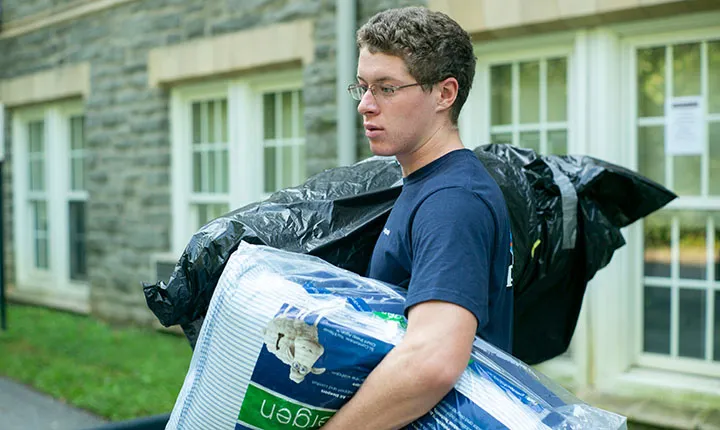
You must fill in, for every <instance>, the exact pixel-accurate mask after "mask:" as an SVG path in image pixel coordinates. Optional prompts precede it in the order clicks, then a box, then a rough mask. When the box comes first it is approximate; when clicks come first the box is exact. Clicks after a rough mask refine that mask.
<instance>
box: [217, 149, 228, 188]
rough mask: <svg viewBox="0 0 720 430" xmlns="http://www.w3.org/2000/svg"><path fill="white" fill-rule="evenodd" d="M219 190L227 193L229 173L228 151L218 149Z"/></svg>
mask: <svg viewBox="0 0 720 430" xmlns="http://www.w3.org/2000/svg"><path fill="white" fill-rule="evenodd" d="M219 169H220V190H219V191H220V192H221V193H227V192H228V190H229V188H230V173H229V168H228V151H227V149H223V150H220V166H219Z"/></svg>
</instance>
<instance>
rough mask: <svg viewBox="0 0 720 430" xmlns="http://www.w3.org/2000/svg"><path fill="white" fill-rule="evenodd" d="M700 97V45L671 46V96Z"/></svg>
mask: <svg viewBox="0 0 720 430" xmlns="http://www.w3.org/2000/svg"><path fill="white" fill-rule="evenodd" d="M697 95H700V44H699V43H688V44H684V45H675V46H673V96H675V97H680V96H697Z"/></svg>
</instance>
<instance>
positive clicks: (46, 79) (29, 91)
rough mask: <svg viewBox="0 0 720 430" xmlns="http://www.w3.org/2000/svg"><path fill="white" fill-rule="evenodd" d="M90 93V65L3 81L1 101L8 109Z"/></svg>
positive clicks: (82, 64) (0, 93)
mask: <svg viewBox="0 0 720 430" xmlns="http://www.w3.org/2000/svg"><path fill="white" fill-rule="evenodd" d="M88 94H90V64H89V63H80V64H76V65H72V66H66V67H62V68H57V69H52V70H48V71H44V72H38V73H33V74H30V75H25V76H20V77H17V78H13V79H6V80H3V81H0V101H2V102H3V103H5V105H6V106H8V107H15V106H21V105H28V104H33V103H40V102H48V101H53V100H61V99H66V98H70V97H86V96H87V95H88Z"/></svg>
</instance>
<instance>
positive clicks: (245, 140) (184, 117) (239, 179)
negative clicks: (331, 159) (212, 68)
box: [163, 70, 303, 258]
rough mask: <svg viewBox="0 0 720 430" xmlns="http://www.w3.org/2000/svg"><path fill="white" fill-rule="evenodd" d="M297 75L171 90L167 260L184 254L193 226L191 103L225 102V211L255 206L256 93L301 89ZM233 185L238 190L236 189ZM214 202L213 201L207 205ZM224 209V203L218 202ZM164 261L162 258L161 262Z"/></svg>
mask: <svg viewBox="0 0 720 430" xmlns="http://www.w3.org/2000/svg"><path fill="white" fill-rule="evenodd" d="M302 86H303V80H302V73H301V72H300V71H296V70H293V71H282V72H274V73H266V74H263V75H253V76H247V77H243V78H238V79H228V80H218V81H215V82H211V83H201V84H196V85H187V86H183V87H178V88H174V89H173V90H172V94H171V101H170V103H171V127H170V128H171V139H172V175H171V181H172V209H173V213H172V215H173V236H172V254H173V255H174V256H179V255H181V254H182V251H183V250H184V249H185V246H186V245H187V243H188V241H189V239H190V237H191V235H192V234H193V233H195V230H196V229H195V226H194V224H193V220H192V219H191V216H190V213H189V212H190V211H189V207H190V205H191V204H192V203H199V201H191V199H190V196H189V193H190V190H191V189H192V177H191V176H190V175H189V174H188V172H192V165H191V163H192V158H191V157H190V154H191V144H190V139H191V137H190V127H191V124H190V123H189V120H188V119H189V118H190V109H191V106H192V102H194V101H199V100H207V99H217V98H226V99H227V102H228V143H229V147H228V162H229V172H228V173H229V182H230V187H229V189H228V194H227V196H226V199H227V204H228V207H229V209H230V210H234V209H237V208H240V207H242V206H244V205H247V204H250V203H253V202H256V201H259V200H261V199H263V198H264V197H265V196H266V195H265V193H264V192H263V178H264V172H263V169H264V164H263V163H262V162H261V161H262V159H263V148H264V147H263V134H262V133H263V127H262V121H263V110H262V93H263V92H267V91H286V90H297V89H302ZM237 184H243V185H242V186H238V185H237ZM214 202H216V200H215V198H213V199H212V203H214ZM223 203H224V202H223ZM166 257H167V255H163V258H166Z"/></svg>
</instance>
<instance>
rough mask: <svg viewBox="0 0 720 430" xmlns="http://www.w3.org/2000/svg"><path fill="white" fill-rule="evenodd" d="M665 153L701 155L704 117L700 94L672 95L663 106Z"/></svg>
mask: <svg viewBox="0 0 720 430" xmlns="http://www.w3.org/2000/svg"><path fill="white" fill-rule="evenodd" d="M665 112H666V115H667V123H666V124H667V126H666V129H665V153H666V154H668V155H701V154H702V153H703V149H704V146H705V145H704V143H705V142H704V128H705V117H704V109H703V98H702V97H701V96H688V97H673V98H671V99H670V100H668V101H667V104H666V106H665Z"/></svg>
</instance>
